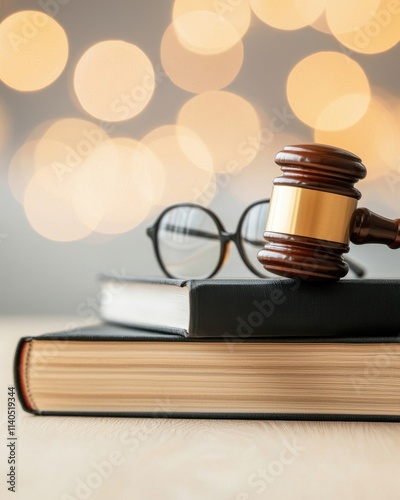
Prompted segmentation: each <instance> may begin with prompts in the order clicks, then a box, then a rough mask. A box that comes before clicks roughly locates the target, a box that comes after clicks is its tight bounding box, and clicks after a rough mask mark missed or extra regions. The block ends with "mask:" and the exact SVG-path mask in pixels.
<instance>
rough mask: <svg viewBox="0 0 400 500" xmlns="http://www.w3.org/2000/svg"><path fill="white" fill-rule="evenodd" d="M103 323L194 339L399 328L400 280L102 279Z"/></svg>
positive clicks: (389, 331) (372, 332) (380, 331)
mask: <svg viewBox="0 0 400 500" xmlns="http://www.w3.org/2000/svg"><path fill="white" fill-rule="evenodd" d="M101 292H102V293H101V296H102V301H101V310H100V313H101V317H102V319H103V320H104V321H106V322H109V323H114V324H119V325H125V326H132V327H137V328H141V329H149V330H157V331H160V332H164V333H169V334H175V335H181V336H184V337H190V338H204V339H207V338H222V339H225V340H227V341H229V340H232V341H234V340H235V339H239V340H244V339H252V338H258V337H261V338H266V337H268V338H270V337H281V336H285V337H286V336H293V337H303V336H307V337H310V336H317V337H321V336H337V335H361V336H368V335H377V334H385V335H393V334H397V333H399V332H400V307H399V301H400V280H343V281H339V282H336V283H309V282H306V281H301V280H290V279H276V280H275V279H274V280H267V279H265V280H263V279H253V280H244V279H242V280H238V279H237V280H234V279H229V280H222V279H212V280H210V279H209V280H173V279H157V278H153V279H146V278H114V277H103V278H102V280H101Z"/></svg>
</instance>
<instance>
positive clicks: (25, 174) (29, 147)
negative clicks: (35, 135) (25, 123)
mask: <svg viewBox="0 0 400 500" xmlns="http://www.w3.org/2000/svg"><path fill="white" fill-rule="evenodd" d="M37 144H38V142H37V141H28V142H25V143H24V144H22V146H20V147H19V148H18V149H17V151H16V152H15V153H14V156H13V157H12V159H11V161H10V165H9V167H8V185H9V188H10V190H11V192H12V194H13V196H14V198H15V199H16V200H17V201H19V202H20V203H23V202H24V196H25V190H26V187H27V185H28V184H29V182H30V180H31V179H32V177H33V176H34V174H35V163H34V156H35V151H36V147H37Z"/></svg>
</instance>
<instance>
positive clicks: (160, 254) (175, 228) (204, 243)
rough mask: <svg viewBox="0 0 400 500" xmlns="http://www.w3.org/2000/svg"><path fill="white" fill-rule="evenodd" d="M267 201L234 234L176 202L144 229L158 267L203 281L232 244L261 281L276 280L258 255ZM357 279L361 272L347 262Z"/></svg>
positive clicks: (200, 210) (207, 214)
mask: <svg viewBox="0 0 400 500" xmlns="http://www.w3.org/2000/svg"><path fill="white" fill-rule="evenodd" d="M268 210H269V199H265V200H259V201H256V202H254V203H252V204H251V205H249V206H248V207H247V208H246V209H245V210H244V212H243V213H242V215H241V216H240V219H239V222H238V225H237V228H236V231H235V232H234V233H229V232H227V231H226V229H225V227H224V226H223V224H222V222H221V221H220V219H219V218H218V216H217V215H216V214H215V213H214V212H212V211H211V210H209V209H207V208H205V207H202V206H200V205H196V204H195V203H179V204H176V205H171V206H169V207H167V208H166V209H165V210H163V211H162V212H161V213H160V215H159V216H158V217H157V219H156V221H155V222H154V224H153V225H152V226H150V227H148V228H147V235H148V236H149V237H150V238H151V240H152V242H153V246H154V252H155V254H156V258H157V261H158V264H159V265H160V267H161V269H162V271H163V272H164V273H165V274H166V276H168V277H169V278H178V279H190V278H193V279H196V278H197V279H206V278H211V277H212V276H214V275H215V274H216V273H217V272H218V271H219V270H220V269H221V267H222V265H223V264H224V262H225V261H226V259H227V257H228V254H229V244H230V242H233V243H234V244H235V245H236V247H237V249H238V251H239V254H240V256H241V258H242V260H243V262H244V263H245V265H246V266H247V268H248V269H249V270H250V271H251V272H252V273H254V274H255V275H256V276H258V277H260V278H272V277H274V278H277V276H275V275H273V274H272V273H269V272H268V271H266V270H264V268H263V267H262V265H261V264H260V263H259V262H258V259H257V253H258V251H259V250H260V249H261V248H262V247H263V246H264V243H265V241H264V240H263V234H264V231H265V224H266V221H267V215H268ZM346 262H347V264H348V265H349V267H350V269H351V270H352V271H353V272H354V273H355V274H356V275H357V276H359V277H362V276H363V275H364V269H363V268H362V267H360V266H359V265H358V264H356V263H354V262H352V261H350V260H349V259H346Z"/></svg>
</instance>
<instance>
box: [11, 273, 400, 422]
mask: <svg viewBox="0 0 400 500" xmlns="http://www.w3.org/2000/svg"><path fill="white" fill-rule="evenodd" d="M101 288H102V290H101V291H102V305H101V316H102V320H103V322H102V323H101V324H100V325H99V326H94V327H86V328H82V329H80V330H77V331H71V332H60V333H52V334H45V335H41V336H39V337H33V338H32V337H29V338H23V339H21V341H20V343H19V345H18V348H17V352H16V358H15V378H16V385H17V388H18V392H19V397H20V400H21V403H22V405H23V407H24V409H25V410H26V411H29V412H32V413H35V414H41V415H114V416H117V415H119V416H157V417H162V416H164V417H213V418H282V419H318V420H321V419H334V420H399V416H400V345H399V340H400V336H399V333H400V308H399V297H400V281H396V280H382V281H379V280H348V281H341V282H337V283H334V284H332V283H328V284H323V283H321V284H316V283H307V282H302V281H299V280H297V281H296V280H289V279H284V280H260V279H258V280H218V279H215V280H185V281H179V280H170V279H165V280H160V279H138V278H136V279H135V278H123V279H118V278H113V277H103V278H102V281H101Z"/></svg>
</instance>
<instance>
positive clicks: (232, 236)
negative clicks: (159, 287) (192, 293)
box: [146, 198, 365, 279]
mask: <svg viewBox="0 0 400 500" xmlns="http://www.w3.org/2000/svg"><path fill="white" fill-rule="evenodd" d="M263 203H270V198H264V199H262V200H257V201H254V202H253V203H251V204H250V205H249V206H248V207H246V208H245V210H244V211H243V212H242V214H241V216H240V218H239V221H238V223H237V226H236V231H235V232H233V233H231V232H229V231H227V230H226V229H225V226H224V225H223V223H222V222H221V220H220V218H219V217H218V215H217V214H216V213H215V212H213V211H212V210H210V209H209V208H207V207H203V206H202V205H198V204H197V203H190V202H189V203H174V204H173V205H169V206H168V207H166V208H164V210H163V211H162V212H161V213H160V214H159V215H158V217H157V218H156V220H155V221H154V223H153V224H152V225H151V226H148V227H147V228H146V234H147V236H148V237H149V238H150V239H151V241H152V243H153V249H154V253H155V255H156V259H157V262H158V265H159V266H160V268H161V270H162V271H163V272H164V274H165V275H166V276H167V277H168V278H172V279H179V278H176V276H173V275H172V274H171V273H170V272H169V271H168V269H167V268H166V267H165V266H164V263H163V261H162V258H161V254H160V250H159V246H158V238H157V234H158V230H159V227H160V224H161V221H162V219H163V217H164V215H165V214H166V213H167V212H169V211H171V210H173V209H175V208H179V207H189V208H197V209H200V210H203V212H205V213H206V214H208V215H209V216H210V217H211V219H212V220H213V221H214V223H215V225H216V226H217V229H218V235H215V237H216V238H215V239H217V238H218V239H219V242H220V255H219V259H218V262H217V264H216V266H215V268H214V270H213V271H212V272H211V273H210V274H208V275H207V276H206V277H205V278H203V279H209V278H212V277H213V276H215V275H216V274H217V273H218V271H219V270H220V269H221V267H222V266H223V263H224V261H225V259H226V258H227V257H228V249H229V243H231V242H233V243H234V244H235V245H236V248H237V250H238V252H239V255H240V257H241V258H242V261H243V262H244V264H245V266H246V267H247V268H248V269H249V270H250V271H251V272H252V273H253V274H255V275H256V276H258V277H259V278H263V279H271V278H272V276H271V277H269V276H265V274H262V273H261V272H259V271H257V270H256V268H254V267H252V264H251V263H250V260H249V259H248V258H247V255H246V252H245V251H244V250H243V247H242V244H241V241H242V239H243V238H242V236H241V229H242V225H243V221H244V219H245V217H246V215H247V214H248V212H249V211H250V210H251V209H252V208H254V207H255V206H257V205H261V204H263ZM202 236H205V235H204V234H203V235H202ZM210 236H211V234H210V235H208V236H207V237H210ZM212 236H214V235H212ZM261 243H262V242H261ZM344 260H345V261H346V263H347V264H348V266H349V268H350V269H351V270H352V271H353V272H354V273H355V274H356V275H357V276H358V277H359V278H362V277H363V276H364V274H365V269H363V267H362V266H360V265H359V264H357V263H355V262H354V261H353V260H350V259H349V258H345V259H344ZM260 266H261V264H260Z"/></svg>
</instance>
